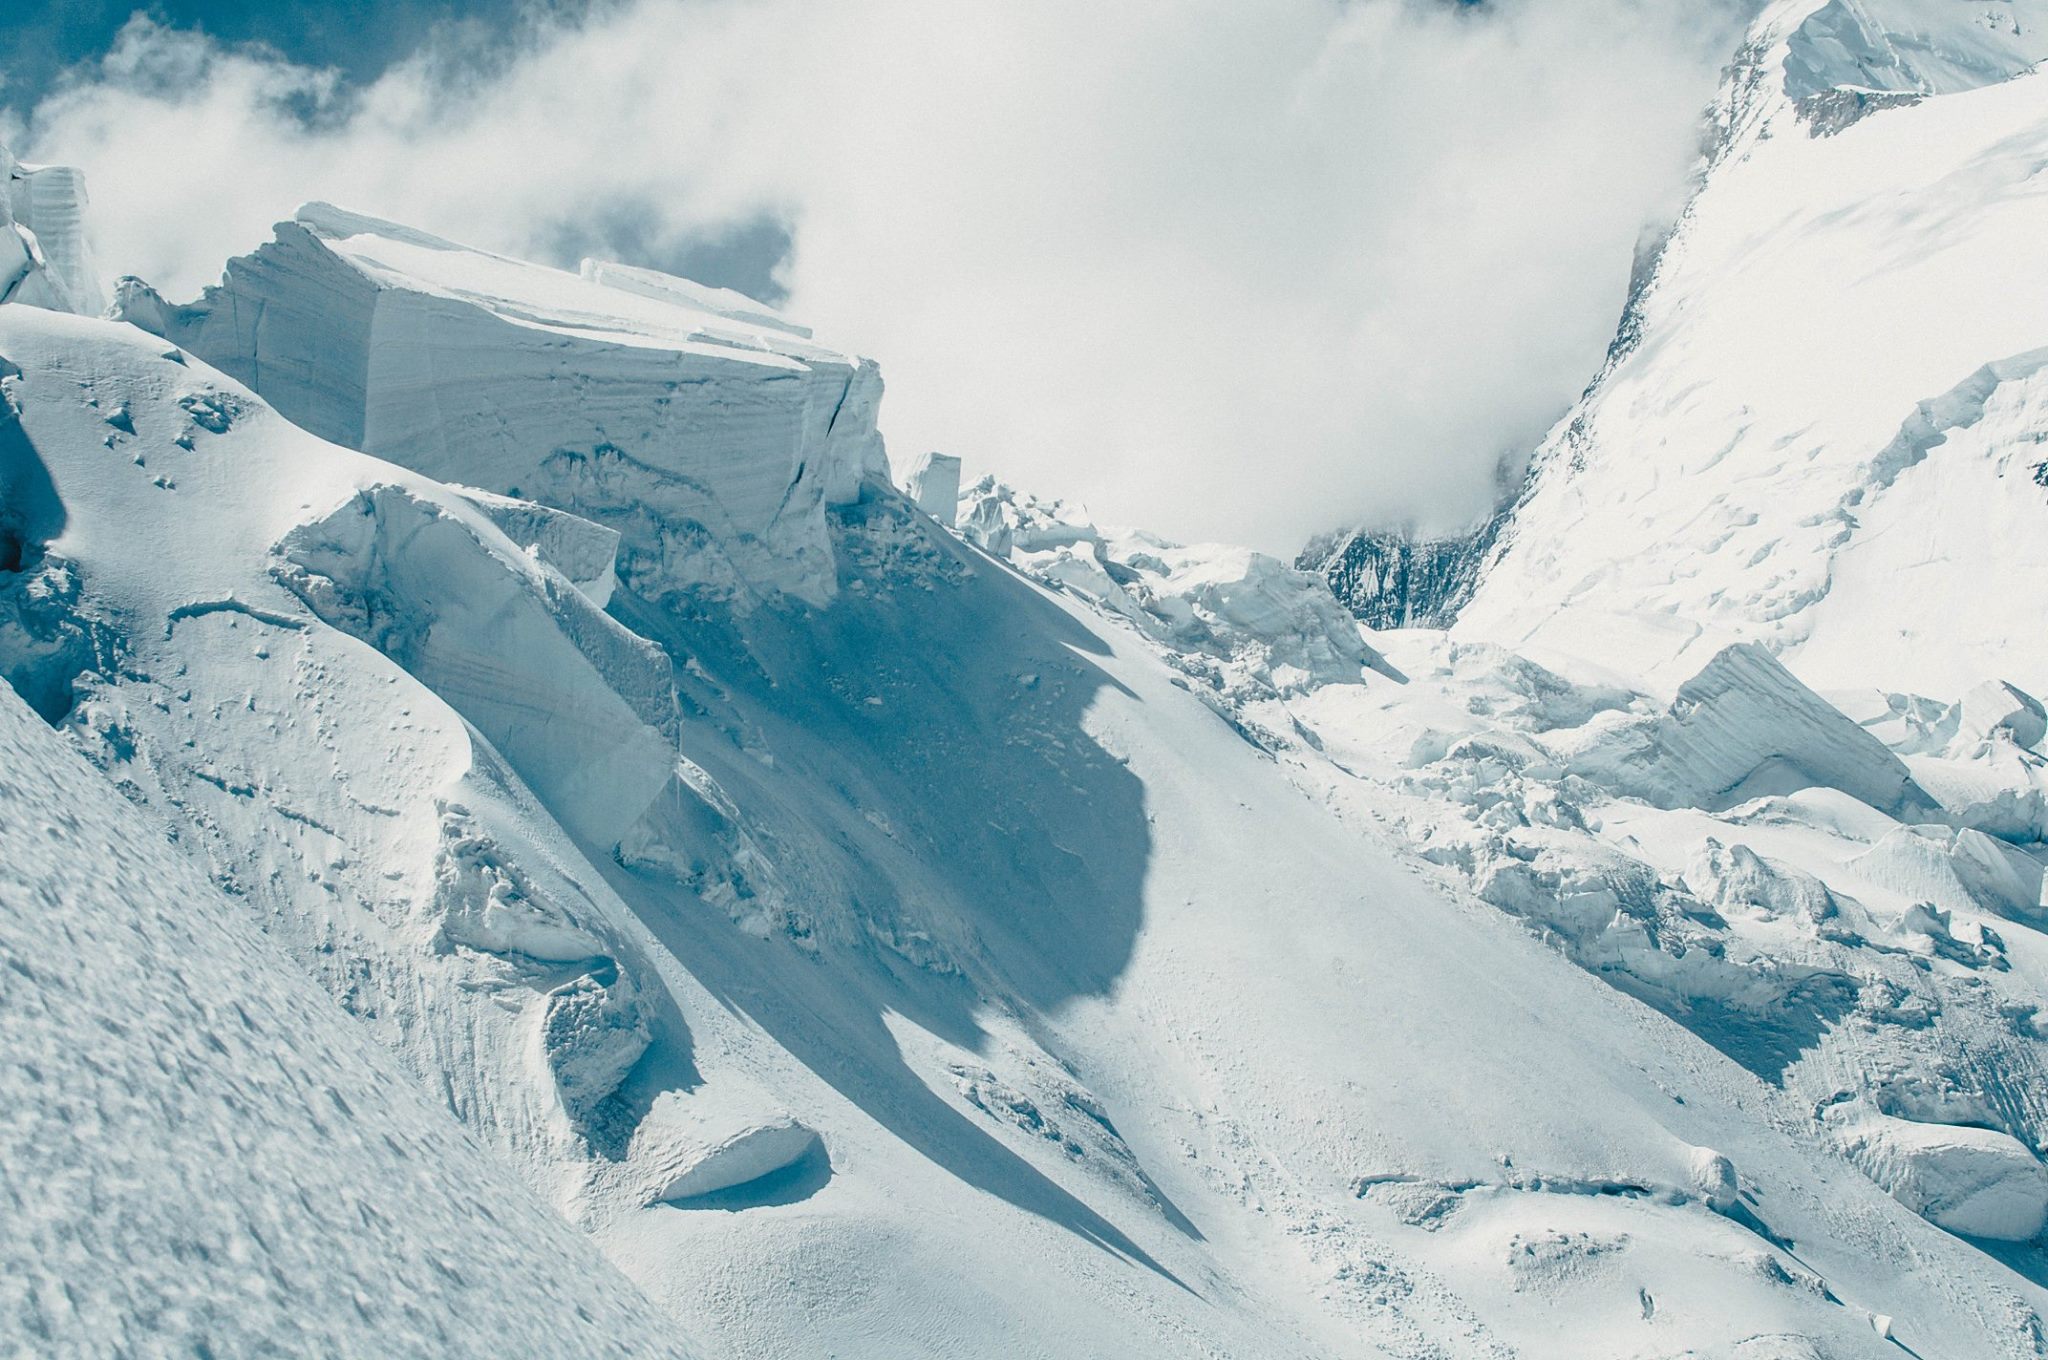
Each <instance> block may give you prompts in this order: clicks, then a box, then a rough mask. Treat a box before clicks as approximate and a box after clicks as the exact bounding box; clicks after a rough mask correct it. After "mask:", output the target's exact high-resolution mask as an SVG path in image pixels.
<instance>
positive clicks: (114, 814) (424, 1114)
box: [0, 688, 694, 1356]
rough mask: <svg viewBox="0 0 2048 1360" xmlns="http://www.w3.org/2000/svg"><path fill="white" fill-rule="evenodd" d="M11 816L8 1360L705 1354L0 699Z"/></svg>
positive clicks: (128, 809)
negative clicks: (512, 1344) (511, 1338)
mask: <svg viewBox="0 0 2048 1360" xmlns="http://www.w3.org/2000/svg"><path fill="white" fill-rule="evenodd" d="M0 804H4V805H5V806H6V808H7V809H8V813H7V815H6V816H5V817H0V904H4V906H5V910H4V911H0V966H4V968H5V970H6V974H7V977H8V982H7V984H6V1004H5V1005H4V1006H0V1108H4V1113H0V1164H4V1165H5V1166H6V1167H7V1176H6V1177H5V1180H4V1187H5V1188H4V1189H0V1205H4V1207H5V1214H6V1218H7V1223H8V1231H7V1233H6V1236H5V1242H4V1244H0V1259H4V1262H5V1275H6V1277H7V1286H6V1287H5V1289H4V1290H0V1349H4V1350H5V1351H6V1352H8V1353H9V1354H19V1355H30V1354H33V1355H40V1356H99V1355H112V1354H147V1353H155V1352H168V1351H172V1350H190V1351H193V1352H195V1353H206V1354H211V1355H219V1356H231V1355H258V1354H278V1353H281V1352H290V1353H299V1354H313V1353H316V1352H333V1353H352V1354H371V1353H375V1354H422V1353H432V1354H436V1355H472V1356H484V1355H496V1354H500V1353H501V1348H502V1346H503V1343H504V1338H505V1337H506V1336H507V1335H508V1334H516V1335H518V1336H520V1337H522V1338H523V1339H524V1340H523V1344H525V1345H527V1346H529V1347H531V1348H532V1350H531V1351H530V1352H529V1353H535V1354H539V1353H547V1354H557V1355H568V1354H578V1355H613V1356H652V1355H684V1354H691V1353H694V1352H692V1351H690V1350H689V1349H688V1348H687V1347H685V1346H684V1345H683V1344H682V1343H681V1342H680V1341H678V1340H677V1339H676V1337H675V1335H674V1330H675V1329H674V1326H673V1324H672V1323H671V1322H670V1321H669V1320H667V1319H665V1318H663V1317H661V1316H660V1314H658V1313H657V1312H656V1311H655V1310H654V1309H653V1308H652V1307H651V1306H650V1305H649V1304H648V1302H647V1300H646V1299H645V1298H644V1297H642V1296H641V1295H640V1294H639V1293H638V1292H637V1291H636V1290H634V1289H633V1288H632V1287H631V1286H630V1285H628V1284H627V1283H626V1281H625V1280H624V1279H622V1278H621V1277H620V1276H619V1275H618V1273H617V1272H616V1271H615V1270H614V1269H613V1268H612V1267H611V1266H609V1265H608V1264H606V1263H605V1262H604V1261H603V1259H602V1258H601V1257H600V1256H599V1255H598V1254H597V1252H595V1251H594V1250H592V1249H591V1248H590V1246H589V1245H588V1244H587V1243H586V1242H584V1241H580V1240H578V1234H576V1233H575V1232H574V1230H573V1229H571V1228H570V1227H569V1226H568V1225H567V1224H565V1223H563V1222H562V1221H561V1220H560V1219H559V1218H557V1217H556V1216H555V1215H554V1214H552V1213H550V1212H548V1211H547V1210H546V1209H545V1208H544V1207H543V1206H542V1205H541V1204H540V1203H539V1202H538V1201H537V1200H536V1199H535V1198H534V1197H533V1195H532V1192H531V1191H530V1190H529V1189H528V1188H527V1187H526V1186H524V1185H522V1184H520V1183H519V1180H518V1178H517V1177H516V1176H515V1175H514V1174H512V1172H511V1170H510V1168H508V1167H506V1166H504V1165H503V1164H502V1163H501V1162H499V1161H498V1160H497V1159H495V1158H493V1157H491V1156H489V1155H488V1154H486V1153H485V1152H484V1151H483V1150H482V1149H480V1148H478V1147H477V1146H476V1144H475V1143H474V1142H472V1141H471V1139H470V1138H469V1136H468V1135H467V1134H466V1133H465V1132H464V1131H463V1130H462V1128H461V1127H460V1126H459V1125H458V1124H457V1123H456V1121H455V1120H454V1119H452V1118H451V1117H450V1116H449V1115H448V1114H447V1113H446V1112H445V1111H443V1110H440V1109H436V1108H434V1107H433V1105H432V1104H431V1103H430V1102H429V1101H428V1100H427V1099H426V1098H425V1094H424V1092H422V1091H420V1090H419V1089H418V1088H417V1087H415V1086H414V1084H413V1083H412V1081H411V1080H410V1079H409V1078H408V1076H406V1075H405V1074H404V1073H402V1072H401V1071H400V1070H398V1067H397V1064H396V1063H395V1062H394V1061H393V1059H392V1056H391V1054H389V1053H388V1052H386V1051H385V1050H383V1049H381V1048H379V1047H378V1046H377V1045H375V1044H374V1043H372V1042H370V1041H369V1039H368V1037H367V1036H366V1035H365V1034H364V1033H363V1031H362V1030H361V1028H360V1027H359V1026H358V1025H357V1024H356V1022H355V1021H353V1020H352V1019H350V1018H349V1017H348V1016H347V1015H345V1014H343V1013H342V1011H340V1010H339V1009H338V1008H336V1006H335V1005H334V1003H333V1002H332V1001H331V1000H330V999H329V998H328V997H327V996H326V995H325V994H323V993H322V992H321V991H320V990H319V989H318V988H317V987H316V986H314V985H313V984H312V982H311V981H310V980H309V979H308V978H306V977H305V975H304V974H302V973H301V972H299V971H298V969H297V968H296V967H295V966H294V965H293V964H292V963H291V962H289V961H288V960H287V959H286V957H285V956H284V955H283V954H282V953H280V952H279V951H278V950H277V948H276V947H275V945H274V944H272V943H271V942H269V941H267V940H265V939H264V938H263V937H262V935H261V933H260V932H259V930H258V928H257V921H256V919H255V918H254V917H253V916H252V915H251V914H250V913H249V911H248V909H247V906H246V904H244V903H239V902H233V901H230V900H228V899H227V898H225V897H224V896H223V895H222V894H221V892H220V891H219V890H218V889H217V888H216V887H214V886H213V885H212V884H209V883H208V882H206V880H205V878H204V877H203V876H202V875H201V874H199V873H198V872H197V871H196V870H195V869H194V867H193V866H192V865H191V864H189V863H188V862H187V861H186V860H185V859H184V858H183V857H182V856H180V855H179V854H178V853H177V851H176V850H175V849H174V848H173V847H172V846H171V845H170V844H167V843H166V842H165V841H164V839H163V837H162V835H161V833H160V831H159V830H158V829H157V828H155V827H152V826H151V825H149V823H148V822H147V820H146V819H145V818H144V817H143V816H142V815H141V814H140V813H138V811H137V810H136V809H135V808H134V807H133V806H132V805H130V804H129V803H128V802H127V801H125V800H124V799H122V798H121V796H120V795H119V794H118V793H117V792H116V791H115V790H114V788H113V787H112V786H111V785H109V784H108V783H107V782H106V781H105V780H104V779H103V778H101V777H100V776H99V774H98V773H97V772H95V771H93V770H92V769H90V768H89V767H88V766H87V765H86V764H85V763H84V762H83V761H81V760H80V759H79V757H78V755H77V753H76V752H74V751H73V750H71V749H69V748H68V746H67V744H66V743H65V742H64V741H63V740H62V738H61V737H60V736H59V735H58V734H57V733H54V732H52V731H51V730H50V729H49V727H48V726H47V725H46V724H44V723H43V722H41V721H40V720H39V719H37V718H36V716H35V715H34V714H32V713H31V712H30V711H29V709H28V708H27V706H26V705H25V704H23V703H22V701H21V700H20V699H19V698H18V697H16V695H15V694H14V693H13V692H12V691H10V690H6V689H4V688H0ZM37 809H40V811H37Z"/></svg>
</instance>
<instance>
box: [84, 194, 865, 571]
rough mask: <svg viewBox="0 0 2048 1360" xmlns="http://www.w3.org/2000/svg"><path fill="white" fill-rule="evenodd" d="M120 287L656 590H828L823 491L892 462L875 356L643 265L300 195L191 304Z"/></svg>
mask: <svg viewBox="0 0 2048 1360" xmlns="http://www.w3.org/2000/svg"><path fill="white" fill-rule="evenodd" d="M117 306H118V310H119V314H120V315H122V316H123V317H124V318H126V319H128V320H132V321H134V322H136V323H137V324H139V325H142V326H144V327H145V328H147V329H151V330H154V331H156V332H158V333H159V334H162V335H164V336H165V337H166V338H169V339H172V340H175V341H176V342H177V343H179V344H181V345H184V346H186V347H187V348H189V349H190V350H192V352H194V353H196V354H198V355H200V356H201V357H202V358H204V359H206V360H207V361H208V362H210V363H212V364H214V365H215V366H217V367H219V368H220V369H222V370H223V371H225V372H227V373H229V374H231V375H233V376H235V377H237V378H240V379H241V380H242V381H244V382H246V383H248V384H249V386H251V387H252V388H254V389H255V390H256V391H258V392H259V393H261V394H262V395H263V397H264V398H265V399H266V400H267V401H269V402H270V403H271V404H272V405H274V406H275V407H276V408H277V409H278V410H279V411H281V412H282V413H283V414H284V415H285V416H287V417H288V418H290V419H291V420H293V421H294V422H296V423H297V424H299V425H301V426H303V427H305V428H306V429H308V430H311V431H313V432H314V433H315V434H318V435H320V436H322V437H323V438H326V439H330V440H332V441H334V442H335V443H338V444H342V445H345V446H347V447H350V448H356V449H361V450H363V451H365V452H368V453H373V454H376V455H377V456H379V457H382V458H388V459H390V460H392V461H394V462H398V463H403V464H405V465H406V466H408V467H413V468H417V469H419V470H420V471H422V472H425V473H427V474H429V475H431V476H433V477H436V478H438V479H440V480H443V481H448V482H456V483H461V484H464V485H469V486H477V487H481V488H483V489H485V490H487V491H492V492H498V493H502V494H508V495H514V496H519V497H521V498H524V499H527V500H535V501H541V502H544V503H546V504H549V505H553V506H556V507H558V508H561V509H565V510H570V511H573V512H575V513H577V514H580V515H583V516H585V517H587V518H590V519H593V520H596V521H598V522H600V523H602V524H605V525H607V526H609V527H612V528H614V529H617V530H618V531H619V532H620V533H621V534H622V536H623V544H622V552H621V557H620V567H621V569H622V570H623V571H624V572H625V573H626V574H627V575H628V576H629V577H630V578H632V579H634V580H635V581H637V582H639V583H640V586H641V589H642V592H643V593H645V594H649V595H658V594H660V593H662V592H663V591H664V590H684V589H704V590H710V591H712V592H715V593H717V594H720V595H725V596H730V597H733V598H736V599H738V600H741V601H743V602H744V601H749V600H752V599H754V598H757V597H759V596H761V595H764V594H772V593H773V592H776V591H781V592H786V593H789V594H793V595H796V596H799V597H802V598H805V599H809V600H811V601H813V602H819V601H822V600H824V599H826V598H828V597H829V595H830V594H831V591H832V581H833V571H832V556H831V550H830V547H829V545H828V543H827V541H826V534H825V526H824V510H825V507H826V506H828V505H837V504H844V503H846V502H849V501H852V500H854V499H855V498H856V497H858V495H859V494H860V488H861V485H862V484H863V482H864V481H866V480H869V479H876V480H886V475H887V468H886V460H885V458H884V455H883V452H882V443H881V437H880V435H879V434H878V433H877V432H876V429H875V414H876V408H877V405H878V403H879V401H880V398H881V390H882V383H881V377H880V374H879V372H878V370H877V369H876V368H875V366H874V364H873V363H871V362H869V361H868V360H865V359H861V358H858V357H857V356H854V355H850V354H845V353H842V352H840V351H837V350H834V349H831V348H828V347H827V346H824V345H822V344H818V343H816V342H815V341H813V340H811V339H810V338H809V333H808V331H806V330H805V329H804V328H803V327H801V326H797V325H794V324H793V323H790V322H788V321H785V320H783V319H782V318H780V317H778V316H776V315H775V314H774V313H773V312H771V311H769V310H768V309H766V308H763V307H762V306H760V304H758V303H752V302H750V300H748V299H744V298H741V297H739V295H737V294H733V293H730V292H727V291H726V290H719V289H706V288H703V287H702V286H701V285H697V284H693V283H690V282H689V281H687V280H683V279H674V278H670V277H668V276H666V275H662V274H659V273H657V272H655V271H652V270H644V269H633V268H629V267H626V266H620V265H611V264H605V263H601V262H595V261H586V262H585V266H584V269H583V272H582V273H581V274H580V275H578V274H570V273H566V272H564V271H562V270H558V269H549V268H546V267H544V266H540V265H533V264H527V263H524V262H521V261H517V260H511V259H507V258H505V257H503V256H499V255H492V254H489V253H487V252H484V251H479V250H471V249H468V248H466V247H463V246H459V245H456V244H454V243H452V242H449V241H444V240H441V239H439V238H438V237H433V236H429V235H427V234H425V233H423V232H418V231H414V230H412V229H410V228H406V227H400V226H395V225H393V224H391V223H387V222H381V221H378V220H376V219H374V218H369V217H363V216H359V215H357V214H354V213H349V212H345V211H343V210H342V209H339V208H334V207H330V206H328V205H326V204H309V205H307V206H306V207H304V208H301V209H300V210H299V214H298V216H297V218H296V219H294V220H293V221H290V222H285V223H280V224H279V225H278V228H277V238H276V240H274V241H272V242H271V243H269V244H267V245H264V246H262V247H260V248H259V249H258V250H256V251H255V252H254V253H253V254H251V255H247V256H243V257H240V258H238V259H235V260H232V261H230V262H229V264H228V268H227V273H226V277H225V278H224V280H223V281H222V283H221V284H220V285H219V286H218V287H215V288H210V289H208V290H207V292H206V295H205V297H204V298H202V299H201V300H200V301H199V302H197V303H194V304H191V305H189V306H173V305H170V304H166V303H164V302H163V300H162V299H161V298H158V297H156V296H155V295H154V294H153V293H152V292H150V291H149V290H147V289H146V288H145V287H143V286H141V285H139V284H136V283H133V282H127V283H125V285H124V287H123V289H122V290H121V297H120V301H119V303H118V304H117Z"/></svg>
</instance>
